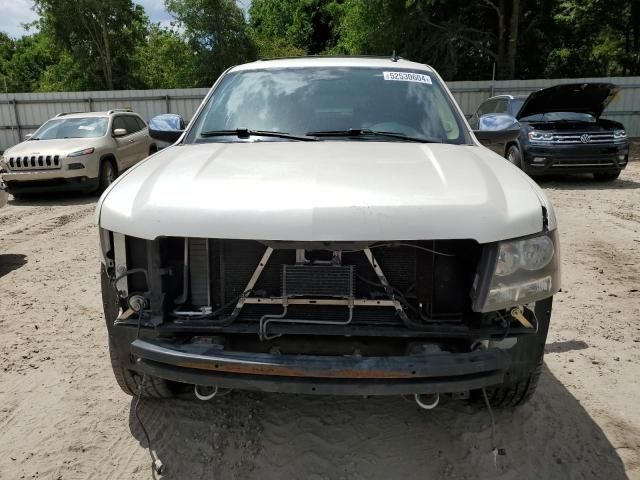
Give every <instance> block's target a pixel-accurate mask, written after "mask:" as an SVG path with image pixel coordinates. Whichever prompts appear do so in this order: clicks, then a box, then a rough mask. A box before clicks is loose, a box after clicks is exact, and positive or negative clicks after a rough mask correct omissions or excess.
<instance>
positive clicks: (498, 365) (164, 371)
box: [101, 230, 559, 395]
mask: <svg viewBox="0 0 640 480" xmlns="http://www.w3.org/2000/svg"><path fill="white" fill-rule="evenodd" d="M101 243H102V251H103V299H104V302H105V312H106V317H107V327H108V329H109V335H110V339H111V342H112V345H113V348H115V349H117V350H118V352H119V358H123V359H127V360H126V362H127V364H126V365H125V367H126V368H128V369H130V370H131V371H133V372H138V373H147V374H149V375H152V376H154V377H159V378H163V379H167V380H172V381H176V382H181V383H188V384H195V385H209V386H215V387H221V388H240V389H254V390H261V391H273V392H290V393H323V394H359V395H386V394H423V393H445V392H446V393H462V394H464V393H465V392H468V391H471V390H474V389H480V388H484V387H486V386H490V385H496V384H500V383H502V382H504V381H505V374H507V375H510V373H508V372H514V371H517V369H518V368H519V366H518V365H517V363H518V362H520V361H521V360H520V359H518V358H514V357H513V355H510V353H509V349H510V348H511V347H513V346H514V345H516V344H517V342H519V341H520V339H524V338H527V337H533V336H537V335H538V334H540V333H543V334H544V335H543V336H542V343H543V344H544V337H546V330H547V328H548V323H549V316H550V311H551V297H552V295H553V294H554V293H555V292H557V291H558V289H559V274H558V252H557V240H556V234H555V231H553V232H543V233H542V234H540V235H536V236H532V237H527V238H524V239H517V240H514V241H511V242H498V243H493V244H484V245H482V244H479V243H477V242H476V241H474V240H425V241H395V242H287V241H253V240H230V239H203V238H176V237H162V238H158V239H155V240H144V239H139V238H134V237H129V236H125V235H122V234H119V233H113V232H108V231H106V230H102V231H101ZM545 249H546V250H545ZM541 252H542V253H541ZM547 257H548V258H547ZM536 262H537V263H536ZM516 264H517V265H516ZM523 362H524V361H523ZM525 368H526V366H525V365H524V364H523V365H522V369H523V370H524V369H525ZM514 369H515V370H514Z"/></svg>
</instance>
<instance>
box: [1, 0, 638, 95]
mask: <svg viewBox="0 0 640 480" xmlns="http://www.w3.org/2000/svg"><path fill="white" fill-rule="evenodd" d="M34 1H35V5H36V10H37V11H38V13H40V15H41V19H40V20H39V22H37V24H35V25H33V26H32V28H34V29H35V31H34V33H30V34H28V35H25V36H24V37H22V38H20V39H12V38H9V37H8V36H6V35H4V34H2V33H1V32H0V91H2V90H4V84H5V83H6V86H7V90H8V91H14V92H15V91H55V90H93V89H105V88H178V87H202V86H210V85H212V84H213V83H214V82H215V80H216V79H217V77H218V76H219V75H220V73H222V72H223V71H224V70H225V69H226V68H228V67H230V66H232V65H237V64H240V63H243V62H246V61H250V60H253V59H255V58H272V57H287V56H299V55H325V54H350V55H382V56H389V55H391V53H392V51H394V50H395V51H396V52H397V54H398V55H400V56H403V57H405V58H409V59H412V60H415V61H418V62H424V63H429V64H431V65H433V66H434V67H435V68H436V69H437V70H438V71H439V72H440V73H441V74H442V75H443V76H444V77H445V78H446V79H447V80H479V79H487V78H491V75H492V71H493V68H494V66H495V68H496V74H497V77H498V78H540V77H581V76H609V75H640V0H253V1H252V3H251V7H250V9H249V12H248V13H249V15H248V17H247V18H245V14H244V12H243V11H242V10H241V9H240V8H238V6H237V5H236V2H235V0H165V2H166V6H167V9H168V10H169V11H170V12H171V13H172V14H173V15H174V17H175V25H174V26H173V28H171V29H167V28H162V27H160V26H158V25H152V24H149V21H148V19H147V17H146V16H145V14H144V11H143V9H142V7H140V6H139V5H136V4H134V3H133V0H74V1H68V0H34Z"/></svg>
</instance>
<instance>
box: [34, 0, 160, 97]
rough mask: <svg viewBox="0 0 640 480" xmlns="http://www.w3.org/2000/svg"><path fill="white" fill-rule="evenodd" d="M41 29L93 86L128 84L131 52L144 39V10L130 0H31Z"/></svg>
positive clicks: (110, 86)
mask: <svg viewBox="0 0 640 480" xmlns="http://www.w3.org/2000/svg"><path fill="white" fill-rule="evenodd" d="M35 5H36V11H37V12H38V13H39V14H40V15H41V17H42V20H41V28H42V30H44V31H47V32H49V33H50V34H51V36H52V37H53V38H55V40H56V41H57V42H58V44H59V45H60V46H62V47H64V48H65V49H67V50H68V51H69V52H70V54H71V55H72V56H73V57H74V58H75V59H76V60H78V61H79V62H80V63H81V64H83V65H86V66H87V67H88V68H90V70H91V73H93V74H94V75H95V77H94V78H95V83H96V84H95V87H102V88H106V89H108V90H113V89H114V88H116V87H117V88H128V87H131V86H132V85H131V82H130V81H129V80H130V78H131V77H130V74H131V71H132V70H133V68H132V63H131V57H132V55H131V53H132V52H133V50H134V48H135V46H136V44H137V43H138V42H140V41H142V39H143V38H144V34H145V26H146V24H147V22H148V20H147V19H146V17H145V15H144V9H143V8H142V7H141V6H139V5H134V4H133V2H132V1H131V0H74V1H68V0H35Z"/></svg>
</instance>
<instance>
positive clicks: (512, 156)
mask: <svg viewBox="0 0 640 480" xmlns="http://www.w3.org/2000/svg"><path fill="white" fill-rule="evenodd" d="M507 160H509V163H513V164H514V165H515V166H516V167H518V168H519V169H520V170H522V154H521V153H520V149H519V148H518V146H517V145H511V146H510V147H509V150H507Z"/></svg>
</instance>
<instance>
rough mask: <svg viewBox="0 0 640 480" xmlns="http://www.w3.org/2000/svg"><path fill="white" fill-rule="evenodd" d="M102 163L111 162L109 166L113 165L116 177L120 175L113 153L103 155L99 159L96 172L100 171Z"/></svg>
mask: <svg viewBox="0 0 640 480" xmlns="http://www.w3.org/2000/svg"><path fill="white" fill-rule="evenodd" d="M104 162H111V165H113V168H114V169H115V171H116V175H119V174H120V169H119V168H118V160H117V159H116V156H115V155H114V154H113V153H105V154H104V155H102V156H101V157H100V169H99V170H98V171H101V169H102V164H103V163H104Z"/></svg>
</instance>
